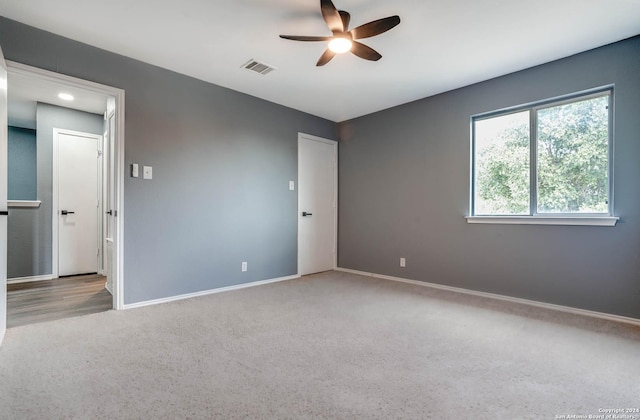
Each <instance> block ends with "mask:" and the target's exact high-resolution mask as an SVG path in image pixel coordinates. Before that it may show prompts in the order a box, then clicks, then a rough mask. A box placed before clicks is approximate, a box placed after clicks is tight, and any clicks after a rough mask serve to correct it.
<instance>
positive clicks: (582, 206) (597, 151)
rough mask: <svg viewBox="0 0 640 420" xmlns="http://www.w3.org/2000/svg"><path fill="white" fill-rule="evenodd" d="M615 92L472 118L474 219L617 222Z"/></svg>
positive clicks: (573, 222)
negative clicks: (613, 135)
mask: <svg viewBox="0 0 640 420" xmlns="http://www.w3.org/2000/svg"><path fill="white" fill-rule="evenodd" d="M612 94H613V91H612V89H606V90H602V89H601V90H598V91H595V92H590V93H589V94H583V95H580V96H572V97H569V98H564V99H561V100H554V101H546V102H542V103H537V104H534V105H530V106H527V107H519V108H517V109H513V110H509V111H502V112H494V113H491V114H485V115H480V116H475V117H473V118H472V129H473V131H472V133H473V134H472V150H473V158H472V200H471V201H472V203H471V208H472V215H471V217H470V218H469V219H476V220H470V222H471V221H475V222H478V221H480V220H482V219H485V220H489V219H490V220H491V221H492V222H498V223H499V222H501V221H503V222H505V223H516V222H523V220H528V222H527V221H525V222H524V223H529V222H532V223H552V224H609V225H612V224H615V220H617V218H614V217H611V216H612V200H611V173H612V170H611V132H612V129H611V128H612V127H611V124H612V112H611V111H612ZM476 216H477V217H476ZM487 216H489V217H488V218H487ZM526 216H529V217H526ZM606 219H609V220H606ZM603 220H606V222H605V223H603ZM562 221H565V222H567V223H561V222H562ZM594 221H595V222H594ZM592 222H593V223H592Z"/></svg>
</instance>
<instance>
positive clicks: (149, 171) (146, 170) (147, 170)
mask: <svg viewBox="0 0 640 420" xmlns="http://www.w3.org/2000/svg"><path fill="white" fill-rule="evenodd" d="M142 178H144V179H152V178H153V168H152V167H151V166H143V167H142Z"/></svg>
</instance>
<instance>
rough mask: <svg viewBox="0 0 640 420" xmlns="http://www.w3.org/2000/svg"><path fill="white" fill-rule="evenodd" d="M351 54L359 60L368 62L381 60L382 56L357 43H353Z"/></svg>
mask: <svg viewBox="0 0 640 420" xmlns="http://www.w3.org/2000/svg"><path fill="white" fill-rule="evenodd" d="M351 52H352V53H353V54H355V55H357V56H358V57H360V58H364V59H365V60H370V61H378V60H380V59H381V58H382V56H381V55H380V54H379V53H378V52H377V51H376V50H374V49H373V48H371V47H367V46H366V45H364V44H362V43H360V42H358V41H353V46H352V47H351Z"/></svg>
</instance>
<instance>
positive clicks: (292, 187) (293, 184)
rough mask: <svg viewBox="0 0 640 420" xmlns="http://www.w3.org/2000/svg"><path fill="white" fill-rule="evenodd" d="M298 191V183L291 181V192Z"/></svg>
mask: <svg viewBox="0 0 640 420" xmlns="http://www.w3.org/2000/svg"><path fill="white" fill-rule="evenodd" d="M295 189H296V183H295V182H293V181H289V191H294V190H295Z"/></svg>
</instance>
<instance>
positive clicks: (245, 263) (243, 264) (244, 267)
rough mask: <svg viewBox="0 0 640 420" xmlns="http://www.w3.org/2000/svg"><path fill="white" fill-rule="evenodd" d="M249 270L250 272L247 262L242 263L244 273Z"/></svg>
mask: <svg viewBox="0 0 640 420" xmlns="http://www.w3.org/2000/svg"><path fill="white" fill-rule="evenodd" d="M247 270H248V268H247V262H246V261H242V271H243V272H244V271H247Z"/></svg>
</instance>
